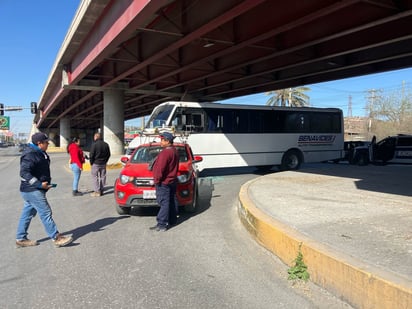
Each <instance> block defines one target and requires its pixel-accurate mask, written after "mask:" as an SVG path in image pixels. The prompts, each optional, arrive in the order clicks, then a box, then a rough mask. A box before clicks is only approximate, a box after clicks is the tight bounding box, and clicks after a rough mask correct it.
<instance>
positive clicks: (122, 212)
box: [116, 205, 130, 215]
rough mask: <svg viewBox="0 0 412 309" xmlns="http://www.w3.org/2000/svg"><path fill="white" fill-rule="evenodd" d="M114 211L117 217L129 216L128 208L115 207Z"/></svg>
mask: <svg viewBox="0 0 412 309" xmlns="http://www.w3.org/2000/svg"><path fill="white" fill-rule="evenodd" d="M116 211H117V213H118V214H119V215H128V214H130V207H120V206H119V205H116Z"/></svg>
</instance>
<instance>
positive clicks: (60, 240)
mask: <svg viewBox="0 0 412 309" xmlns="http://www.w3.org/2000/svg"><path fill="white" fill-rule="evenodd" d="M72 241H73V237H71V236H62V235H61V234H57V236H56V238H55V239H53V242H54V246H55V247H57V248H59V247H64V246H67V245H68V244H70V243H71V242H72Z"/></svg>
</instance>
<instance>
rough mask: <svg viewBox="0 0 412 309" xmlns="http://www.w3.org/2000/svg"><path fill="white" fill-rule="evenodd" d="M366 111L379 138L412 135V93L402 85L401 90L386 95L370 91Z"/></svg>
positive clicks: (377, 91) (381, 92)
mask: <svg viewBox="0 0 412 309" xmlns="http://www.w3.org/2000/svg"><path fill="white" fill-rule="evenodd" d="M368 93H369V96H368V98H367V99H368V105H367V106H366V109H367V111H368V113H369V117H370V119H371V123H372V128H371V130H372V131H373V132H375V133H376V134H377V135H378V136H379V137H381V138H382V137H385V136H387V135H393V134H398V133H409V134H412V121H411V120H412V91H411V89H410V88H408V87H407V86H406V84H405V83H402V87H401V88H400V90H397V91H394V92H392V93H388V94H385V93H384V92H383V90H370V91H369V92H368Z"/></svg>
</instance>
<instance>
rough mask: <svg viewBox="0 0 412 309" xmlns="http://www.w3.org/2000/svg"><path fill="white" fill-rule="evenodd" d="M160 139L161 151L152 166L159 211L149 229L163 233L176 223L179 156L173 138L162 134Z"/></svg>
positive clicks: (166, 133) (169, 134)
mask: <svg viewBox="0 0 412 309" xmlns="http://www.w3.org/2000/svg"><path fill="white" fill-rule="evenodd" d="M160 138H161V141H160V145H161V146H162V147H163V149H162V151H161V152H160V153H159V154H158V156H157V158H156V161H155V163H154V165H153V178H154V183H155V187H156V199H157V203H158V204H159V206H160V210H159V213H158V214H157V224H156V225H155V226H153V227H151V228H150V229H151V230H156V231H162V232H164V231H166V230H167V229H168V228H169V227H170V226H171V225H174V224H176V221H177V214H176V205H175V194H176V185H177V171H178V169H179V155H178V153H177V150H176V148H175V147H173V140H174V136H173V135H172V134H171V133H169V132H165V133H162V134H161V135H160Z"/></svg>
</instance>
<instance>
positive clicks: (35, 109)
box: [30, 102, 37, 114]
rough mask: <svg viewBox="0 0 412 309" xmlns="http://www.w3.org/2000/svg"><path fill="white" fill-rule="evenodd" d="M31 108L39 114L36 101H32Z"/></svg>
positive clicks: (34, 112) (33, 112) (32, 111)
mask: <svg viewBox="0 0 412 309" xmlns="http://www.w3.org/2000/svg"><path fill="white" fill-rule="evenodd" d="M30 110H31V113H32V114H37V103H36V102H31V103H30Z"/></svg>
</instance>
